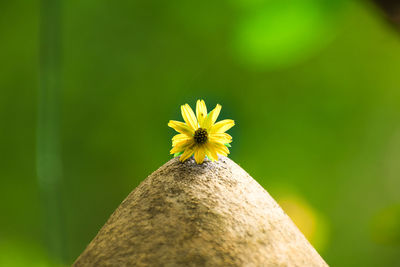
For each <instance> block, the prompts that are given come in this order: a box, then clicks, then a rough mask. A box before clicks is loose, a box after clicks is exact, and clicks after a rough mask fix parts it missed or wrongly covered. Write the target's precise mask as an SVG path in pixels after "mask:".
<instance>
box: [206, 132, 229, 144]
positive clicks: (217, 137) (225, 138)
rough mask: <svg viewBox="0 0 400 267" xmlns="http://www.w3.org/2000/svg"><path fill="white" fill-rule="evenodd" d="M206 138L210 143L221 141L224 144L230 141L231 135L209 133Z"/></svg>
mask: <svg viewBox="0 0 400 267" xmlns="http://www.w3.org/2000/svg"><path fill="white" fill-rule="evenodd" d="M208 138H209V141H210V142H211V143H221V144H223V145H225V144H228V143H231V142H232V136H230V135H229V134H227V133H211V134H210V135H209V137H208Z"/></svg>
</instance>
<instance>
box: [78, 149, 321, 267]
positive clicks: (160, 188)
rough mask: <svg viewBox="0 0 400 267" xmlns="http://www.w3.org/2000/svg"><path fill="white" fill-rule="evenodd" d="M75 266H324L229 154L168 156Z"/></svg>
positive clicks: (258, 186) (112, 218) (120, 209)
mask: <svg viewBox="0 0 400 267" xmlns="http://www.w3.org/2000/svg"><path fill="white" fill-rule="evenodd" d="M74 266H76V267H78V266H85V267H87V266H307V267H312V266H327V264H326V263H325V262H324V260H323V259H322V258H321V257H320V256H319V254H318V253H317V252H316V251H315V249H314V248H313V247H312V246H311V245H310V243H309V242H308V241H307V240H306V238H305V237H304V236H303V234H302V233H301V232H300V231H299V230H298V229H297V228H296V226H295V225H294V224H293V222H292V221H291V220H290V219H289V217H288V216H287V215H286V214H285V213H284V212H283V210H282V209H281V208H280V207H279V205H278V204H277V203H276V202H275V201H274V200H273V199H272V197H271V196H270V195H269V194H268V193H267V191H265V190H264V189H263V188H262V187H261V186H260V185H259V184H258V183H257V182H256V181H255V180H254V179H253V178H252V177H250V176H249V175H248V174H247V173H246V172H245V171H244V170H243V169H242V168H241V167H239V166H238V165H237V164H236V163H234V162H233V161H232V160H230V159H229V158H226V157H220V160H219V161H217V162H210V161H208V160H206V161H205V162H204V163H203V164H202V165H197V164H196V163H195V162H194V160H193V159H192V158H191V159H189V160H187V161H186V162H184V163H181V162H179V160H178V158H174V159H171V160H170V161H168V162H167V163H166V164H164V165H163V166H162V167H161V168H159V169H158V170H157V171H155V172H154V173H152V174H151V175H150V176H149V177H147V179H145V180H144V181H143V182H142V183H141V184H140V185H139V186H138V187H137V188H136V189H135V190H133V191H132V192H131V193H130V194H129V195H128V197H127V198H126V199H125V200H124V201H123V202H122V203H121V205H120V206H119V207H118V208H117V209H116V211H115V212H114V213H113V214H112V215H111V217H110V218H109V220H108V221H107V223H106V224H105V225H104V226H103V228H101V230H100V231H99V233H98V234H97V236H96V237H95V238H94V239H93V240H92V242H91V243H90V244H89V245H88V247H87V248H86V249H85V251H84V252H83V253H82V254H81V255H80V256H79V258H78V259H77V260H76V262H75V263H74Z"/></svg>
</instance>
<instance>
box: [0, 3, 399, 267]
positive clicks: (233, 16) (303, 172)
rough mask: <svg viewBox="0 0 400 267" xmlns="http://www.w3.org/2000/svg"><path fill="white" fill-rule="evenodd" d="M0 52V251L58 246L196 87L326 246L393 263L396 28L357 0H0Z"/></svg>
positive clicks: (236, 147) (136, 174) (145, 152)
mask: <svg viewBox="0 0 400 267" xmlns="http://www.w3.org/2000/svg"><path fill="white" fill-rule="evenodd" d="M51 2H52V4H51ZM40 51H41V52H40ZM0 63H1V64H0V119H1V120H0V121H1V123H2V127H1V130H0V211H1V213H0V214H1V215H0V216H1V217H0V266H11V267H12V266H57V265H60V264H61V265H62V264H66V265H68V264H71V263H72V262H73V261H74V259H75V258H76V257H77V256H78V255H79V254H80V253H81V252H82V251H83V249H84V248H85V246H86V245H87V244H88V243H89V242H90V240H91V239H92V238H93V237H94V236H95V234H96V233H97V231H98V230H99V229H100V227H101V226H102V225H103V224H104V223H105V221H106V220H107V218H108V216H109V215H110V214H111V213H112V212H113V210H114V209H115V208H116V207H117V206H118V205H119V203H120V202H121V201H122V200H123V199H124V198H125V197H126V196H127V194H128V193H129V192H130V191H131V190H133V189H134V188H135V187H136V186H137V185H138V184H139V183H140V182H141V181H142V180H144V179H145V178H146V177H147V175H149V174H150V173H151V172H153V171H154V170H156V169H157V168H158V167H160V166H161V165H162V164H164V163H165V162H166V161H168V160H169V159H170V158H171V156H170V155H169V150H170V147H171V140H170V139H171V137H172V136H173V134H174V131H173V130H172V129H170V128H168V127H167V122H168V121H169V120H170V119H175V120H182V119H181V115H180V111H179V106H180V105H181V104H184V103H189V104H190V105H191V106H192V107H194V105H195V101H196V100H197V99H199V98H202V99H204V100H205V101H206V103H207V104H208V107H209V108H212V107H213V106H215V105H216V104H217V103H219V104H221V105H222V112H221V115H220V119H226V118H231V119H234V120H235V122H236V126H235V127H234V128H232V130H230V131H229V133H230V134H231V135H232V136H233V143H232V148H231V155H230V157H231V158H232V159H233V160H234V161H235V162H237V163H238V164H240V165H241V166H242V167H243V168H244V169H245V170H246V171H247V172H249V174H250V175H252V176H253V177H254V178H255V179H256V180H257V181H258V182H259V183H260V184H261V185H262V186H263V187H264V188H266V189H267V190H268V191H269V192H270V193H271V195H272V196H273V197H274V198H275V199H277V200H278V202H280V203H281V204H282V206H283V208H284V209H285V210H286V211H287V212H288V213H289V215H290V216H292V218H293V220H294V221H295V222H296V223H298V225H299V227H300V228H301V229H302V230H303V232H305V234H306V236H307V237H309V239H310V241H311V242H312V243H313V244H314V245H315V247H316V249H317V250H318V251H319V252H320V254H321V255H322V256H323V258H324V259H325V260H326V261H327V262H328V264H330V265H331V266H400V258H399V257H398V255H399V253H400V35H399V32H397V31H396V30H395V29H394V28H392V27H391V25H389V24H388V23H387V22H386V21H385V20H384V18H383V16H382V14H381V12H380V10H378V9H377V8H376V7H375V6H374V5H372V4H371V3H369V2H366V1H345V0H343V1H340V0H337V1H331V0H329V1H328V0H302V1H291V0H281V1H272V0H223V1H211V0H204V1H197V2H195V1H187V0H172V1H156V0H125V1H122V0H121V1H110V0H108V1H106V0H96V1H91V0H88V1H78V0H72V1H61V0H57V1H46V0H43V1H41V2H40V1H37V0H36V1H35V0H34V1H22V0H14V1H4V0H2V1H0ZM53 91H56V92H57V93H56V94H53V93H52V92H53ZM46 153H47V154H46ZM49 155H50V156H49ZM41 159H45V160H44V161H41ZM46 159H47V160H46ZM38 174H39V175H38ZM54 180H56V182H54ZM57 181H58V182H57ZM307 229H308V230H307Z"/></svg>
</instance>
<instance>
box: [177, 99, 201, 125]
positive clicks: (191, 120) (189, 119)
mask: <svg viewBox="0 0 400 267" xmlns="http://www.w3.org/2000/svg"><path fill="white" fill-rule="evenodd" d="M181 112H182V117H183V119H184V120H185V122H186V123H187V125H189V126H190V127H191V128H192V129H193V131H196V130H197V128H199V127H198V125H197V119H196V116H195V115H194V112H193V110H192V108H191V107H190V106H189V105H188V104H185V105H182V106H181Z"/></svg>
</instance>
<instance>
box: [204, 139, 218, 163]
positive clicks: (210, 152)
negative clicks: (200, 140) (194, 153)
mask: <svg viewBox="0 0 400 267" xmlns="http://www.w3.org/2000/svg"><path fill="white" fill-rule="evenodd" d="M206 154H207V157H209V158H210V159H211V160H212V161H215V160H218V154H217V151H216V150H215V147H214V145H213V144H212V143H207V144H206Z"/></svg>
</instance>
